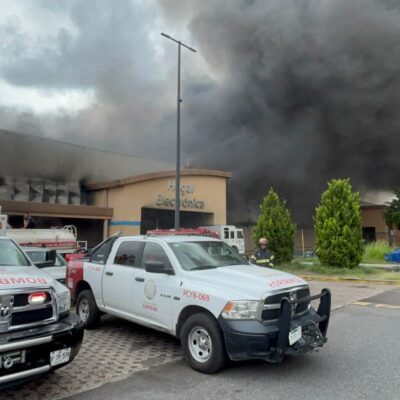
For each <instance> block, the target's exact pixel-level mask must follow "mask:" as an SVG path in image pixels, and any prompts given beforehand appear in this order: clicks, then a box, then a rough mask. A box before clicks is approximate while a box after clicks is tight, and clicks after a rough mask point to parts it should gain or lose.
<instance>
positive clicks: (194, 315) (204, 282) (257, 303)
mask: <svg viewBox="0 0 400 400" xmlns="http://www.w3.org/2000/svg"><path fill="white" fill-rule="evenodd" d="M67 285H68V287H69V288H70V290H71V297H72V299H73V300H75V301H76V308H77V313H78V314H79V315H80V317H81V319H82V320H83V321H84V324H85V326H86V327H87V328H90V327H94V326H95V325H97V324H98V323H99V320H100V317H101V314H102V313H108V314H112V315H115V316H118V317H121V318H124V319H127V320H130V321H133V322H136V323H139V324H141V325H145V326H149V327H152V328H154V329H157V330H160V331H164V332H168V333H170V334H171V335H174V336H176V337H178V338H180V339H181V344H182V350H183V354H184V356H185V358H186V360H187V361H188V363H189V364H190V366H191V367H192V368H194V369H196V370H199V371H201V372H204V373H214V372H216V371H217V370H219V369H220V368H222V367H223V365H224V363H225V361H226V360H227V359H228V358H229V359H231V360H245V359H264V360H268V361H271V362H279V361H281V360H282V359H283V357H284V355H285V354H286V355H297V354H302V353H305V352H308V351H311V350H314V349H316V348H318V347H321V346H322V345H323V344H324V343H325V342H326V340H327V339H326V333H327V329H328V323H329V316H330V308H331V307H330V302H331V297H330V291H329V290H328V289H324V290H322V292H321V293H320V294H317V295H315V296H310V290H309V286H308V284H307V283H306V282H305V281H304V280H302V279H300V278H298V277H296V276H293V275H289V274H287V273H284V272H280V271H277V270H274V269H269V268H264V267H258V266H255V265H252V264H249V263H248V262H247V261H246V260H245V259H244V258H242V257H241V256H240V255H239V254H238V253H237V251H235V250H233V249H232V248H231V247H229V246H228V245H226V244H225V243H223V242H222V241H220V240H218V239H212V238H209V237H194V236H160V237H155V236H149V237H147V236H132V237H116V236H115V237H111V238H109V239H107V240H106V241H105V242H103V243H101V244H100V245H98V246H97V247H96V248H95V249H94V250H93V252H92V253H91V255H90V258H89V259H86V260H75V261H70V262H69V264H68V266H67ZM316 299H319V307H318V310H315V309H314V308H313V307H311V305H310V302H311V300H316Z"/></svg>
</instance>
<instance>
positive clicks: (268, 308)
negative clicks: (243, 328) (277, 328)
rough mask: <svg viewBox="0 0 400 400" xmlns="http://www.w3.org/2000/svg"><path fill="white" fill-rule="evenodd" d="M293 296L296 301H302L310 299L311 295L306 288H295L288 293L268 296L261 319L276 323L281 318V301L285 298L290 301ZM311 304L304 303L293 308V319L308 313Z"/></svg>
mask: <svg viewBox="0 0 400 400" xmlns="http://www.w3.org/2000/svg"><path fill="white" fill-rule="evenodd" d="M293 295H294V296H295V298H296V299H298V300H300V299H302V298H304V297H308V296H309V295H310V289H309V288H308V287H304V288H297V289H296V288H294V289H288V290H286V291H283V292H280V293H277V294H272V295H271V296H267V297H266V298H265V301H264V307H263V311H262V313H261V318H262V319H263V320H264V321H267V322H273V321H276V320H277V319H278V318H279V314H280V306H281V301H282V299H283V298H284V297H286V298H288V299H290V298H291V297H292V298H293ZM309 305H310V302H309V301H307V302H304V303H299V304H296V305H295V307H294V308H293V315H292V316H293V317H298V316H299V315H301V314H303V313H304V312H306V311H307V310H308V308H309Z"/></svg>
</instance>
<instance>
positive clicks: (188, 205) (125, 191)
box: [87, 169, 231, 235]
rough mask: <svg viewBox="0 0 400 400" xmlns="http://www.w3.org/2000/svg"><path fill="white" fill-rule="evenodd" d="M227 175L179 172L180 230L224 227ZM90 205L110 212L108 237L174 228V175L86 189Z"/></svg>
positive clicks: (112, 183)
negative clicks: (200, 227)
mask: <svg viewBox="0 0 400 400" xmlns="http://www.w3.org/2000/svg"><path fill="white" fill-rule="evenodd" d="M230 177H231V174H230V173H229V172H225V171H215V170H205V169H185V170H182V172H181V179H180V180H181V182H180V209H181V227H184V228H194V227H198V226H202V225H214V224H226V222H227V209H226V208H227V205H226V201H227V194H226V193H227V180H228V179H229V178H230ZM87 189H88V190H89V191H90V193H91V204H93V205H94V206H96V207H103V208H108V209H112V210H113V216H112V219H110V220H109V221H108V227H107V231H108V234H109V235H111V234H113V233H115V232H118V231H120V232H122V233H123V234H124V235H136V234H143V233H146V232H147V230H151V229H170V228H173V227H174V210H175V171H166V172H157V173H150V174H145V175H140V176H135V177H130V178H125V179H119V180H114V181H110V182H104V183H93V184H89V185H87Z"/></svg>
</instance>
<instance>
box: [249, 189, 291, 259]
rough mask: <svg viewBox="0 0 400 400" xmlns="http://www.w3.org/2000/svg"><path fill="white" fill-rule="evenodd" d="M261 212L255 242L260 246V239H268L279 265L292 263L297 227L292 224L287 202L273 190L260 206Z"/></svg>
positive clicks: (254, 236) (254, 233) (255, 232)
mask: <svg viewBox="0 0 400 400" xmlns="http://www.w3.org/2000/svg"><path fill="white" fill-rule="evenodd" d="M260 211H261V212H260V215H259V217H258V220H257V224H256V226H255V228H254V231H253V240H254V242H255V243H256V244H257V245H258V241H259V239H260V238H261V237H266V238H267V239H268V243H269V249H270V250H271V251H272V253H273V254H274V257H275V262H276V263H277V264H280V263H282V262H289V261H291V260H292V259H293V254H294V233H295V229H296V226H295V225H294V224H293V223H292V220H291V216H290V211H289V210H288V209H287V208H286V202H285V201H283V200H281V199H280V198H279V196H278V194H277V193H276V192H274V190H273V189H272V188H271V189H270V190H269V192H268V194H267V195H266V196H265V197H264V200H263V202H262V204H261V205H260Z"/></svg>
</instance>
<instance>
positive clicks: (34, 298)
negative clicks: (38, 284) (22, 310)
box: [28, 292, 46, 305]
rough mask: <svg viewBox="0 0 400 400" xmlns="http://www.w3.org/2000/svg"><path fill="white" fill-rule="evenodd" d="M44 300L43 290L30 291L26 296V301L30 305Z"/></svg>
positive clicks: (41, 302)
mask: <svg viewBox="0 0 400 400" xmlns="http://www.w3.org/2000/svg"><path fill="white" fill-rule="evenodd" d="M45 301H46V293H44V292H37V293H31V294H30V295H29V297H28V302H29V304H32V305H36V304H43V303H44V302H45Z"/></svg>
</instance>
